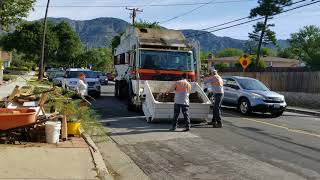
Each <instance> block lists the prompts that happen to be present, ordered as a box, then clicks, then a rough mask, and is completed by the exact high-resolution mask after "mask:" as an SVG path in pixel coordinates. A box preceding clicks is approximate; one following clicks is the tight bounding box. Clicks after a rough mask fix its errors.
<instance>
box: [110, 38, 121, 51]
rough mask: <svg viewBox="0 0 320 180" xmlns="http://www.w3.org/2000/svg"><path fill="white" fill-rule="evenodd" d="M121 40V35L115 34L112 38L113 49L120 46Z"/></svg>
mask: <svg viewBox="0 0 320 180" xmlns="http://www.w3.org/2000/svg"><path fill="white" fill-rule="evenodd" d="M120 40H121V36H114V37H113V38H112V40H111V49H112V52H113V50H114V49H115V48H116V47H118V46H119V44H120Z"/></svg>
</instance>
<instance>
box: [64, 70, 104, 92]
mask: <svg viewBox="0 0 320 180" xmlns="http://www.w3.org/2000/svg"><path fill="white" fill-rule="evenodd" d="M80 73H84V74H85V75H86V82H87V84H88V94H89V95H90V94H93V95H96V96H100V95H101V84H100V81H99V78H98V75H97V73H95V72H93V71H91V70H89V69H79V68H70V69H67V70H66V73H65V75H64V78H63V80H62V88H63V89H68V90H76V88H77V85H78V81H79V75H80Z"/></svg>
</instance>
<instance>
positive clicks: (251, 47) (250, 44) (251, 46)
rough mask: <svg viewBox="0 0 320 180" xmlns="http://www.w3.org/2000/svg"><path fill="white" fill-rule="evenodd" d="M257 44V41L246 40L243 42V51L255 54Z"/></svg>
mask: <svg viewBox="0 0 320 180" xmlns="http://www.w3.org/2000/svg"><path fill="white" fill-rule="evenodd" d="M257 46H258V43H257V42H256V41H253V40H248V41H247V42H246V43H245V44H244V48H243V49H244V52H245V53H247V54H250V55H252V54H255V53H256V52H257Z"/></svg>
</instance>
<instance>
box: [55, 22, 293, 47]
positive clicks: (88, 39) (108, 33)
mask: <svg viewBox="0 0 320 180" xmlns="http://www.w3.org/2000/svg"><path fill="white" fill-rule="evenodd" d="M49 20H50V21H53V22H55V23H58V22H61V21H66V22H68V23H69V24H70V25H71V26H72V27H73V28H74V29H75V31H76V32H77V33H78V34H79V36H80V39H81V42H82V43H83V44H84V45H86V46H87V47H89V48H96V47H110V44H111V40H112V38H113V37H114V36H116V35H119V34H121V33H122V32H124V31H125V29H126V28H127V27H128V26H129V25H130V24H129V23H128V22H126V21H124V20H121V19H118V18H112V17H103V18H96V19H92V20H84V21H78V20H71V19H68V18H49ZM182 32H183V33H184V35H185V36H186V37H190V36H191V35H195V34H202V35H201V36H195V37H194V38H195V39H196V40H198V41H199V42H200V46H201V48H202V50H204V51H211V52H212V51H213V52H216V51H220V50H222V49H224V48H240V49H242V48H243V46H244V43H245V42H246V41H244V40H239V39H233V38H230V37H219V36H216V35H214V34H212V33H205V34H203V32H204V31H197V30H190V29H186V30H182ZM279 44H280V47H287V46H288V43H287V41H286V40H279ZM269 47H272V48H273V47H274V46H269Z"/></svg>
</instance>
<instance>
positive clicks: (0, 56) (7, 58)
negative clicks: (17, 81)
mask: <svg viewBox="0 0 320 180" xmlns="http://www.w3.org/2000/svg"><path fill="white" fill-rule="evenodd" d="M0 60H2V61H3V67H4V68H6V67H10V65H11V60H12V54H11V52H7V51H3V50H1V49H0Z"/></svg>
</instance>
